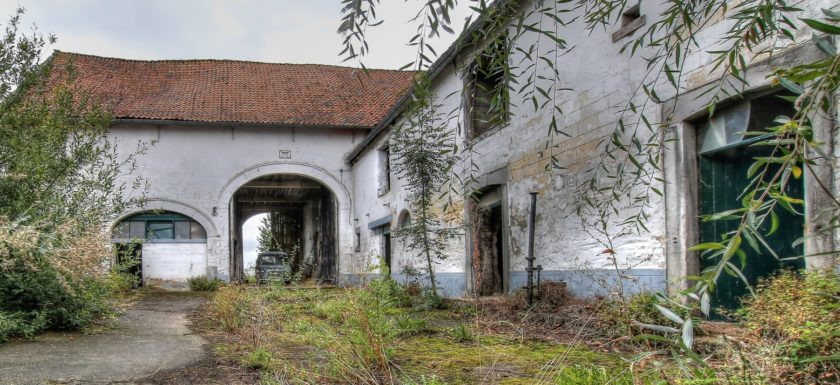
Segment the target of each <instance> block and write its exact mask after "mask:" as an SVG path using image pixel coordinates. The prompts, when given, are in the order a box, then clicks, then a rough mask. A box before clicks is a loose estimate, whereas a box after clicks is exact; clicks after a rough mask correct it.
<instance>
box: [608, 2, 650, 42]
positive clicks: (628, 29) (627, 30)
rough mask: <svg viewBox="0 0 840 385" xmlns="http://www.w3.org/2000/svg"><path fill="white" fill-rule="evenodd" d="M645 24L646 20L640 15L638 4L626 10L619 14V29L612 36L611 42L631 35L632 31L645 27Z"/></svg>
mask: <svg viewBox="0 0 840 385" xmlns="http://www.w3.org/2000/svg"><path fill="white" fill-rule="evenodd" d="M645 22H646V18H645V16H644V15H642V12H641V10H640V7H639V4H636V5H634V6H632V7H630V8H627V9H626V10H624V12H622V13H621V27H620V28H619V29H618V30H617V31H615V32H613V34H612V40H613V42H616V41H619V40H621V38H623V37H625V36H629V35H631V34H632V33H633V32H634V31H636V30H637V29H639V28H641V27H642V26H643V25H645Z"/></svg>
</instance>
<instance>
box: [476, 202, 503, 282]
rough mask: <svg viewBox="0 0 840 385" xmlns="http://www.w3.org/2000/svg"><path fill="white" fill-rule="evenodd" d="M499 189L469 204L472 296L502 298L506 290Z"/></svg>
mask: <svg viewBox="0 0 840 385" xmlns="http://www.w3.org/2000/svg"><path fill="white" fill-rule="evenodd" d="M502 203H503V199H502V188H501V187H500V186H495V187H490V188H487V189H485V190H483V191H481V192H480V194H479V196H478V199H477V200H476V201H474V202H472V215H471V222H472V223H471V227H472V241H473V245H472V249H473V250H472V263H473V278H474V285H475V289H474V290H475V292H476V294H477V295H479V296H487V295H494V294H502V293H505V292H506V291H507V287H508V283H507V280H508V267H507V266H508V262H507V253H506V248H505V238H504V236H505V232H504V220H505V218H504V207H503V204H502Z"/></svg>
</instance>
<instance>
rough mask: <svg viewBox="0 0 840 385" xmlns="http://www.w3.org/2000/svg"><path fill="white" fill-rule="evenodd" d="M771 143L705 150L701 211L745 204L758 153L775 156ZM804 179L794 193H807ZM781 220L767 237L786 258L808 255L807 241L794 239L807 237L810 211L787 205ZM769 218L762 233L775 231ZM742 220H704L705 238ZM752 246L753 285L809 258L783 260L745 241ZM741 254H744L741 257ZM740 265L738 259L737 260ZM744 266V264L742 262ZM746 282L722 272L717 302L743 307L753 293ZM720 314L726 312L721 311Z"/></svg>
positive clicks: (715, 237) (749, 271) (749, 273)
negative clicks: (799, 211)
mask: <svg viewBox="0 0 840 385" xmlns="http://www.w3.org/2000/svg"><path fill="white" fill-rule="evenodd" d="M770 151H771V150H770V149H769V148H768V147H766V146H761V147H750V146H749V145H748V144H747V143H740V144H736V145H731V146H726V147H723V148H720V149H716V150H714V151H708V152H705V153H701V154H700V157H699V160H698V166H699V174H700V175H699V177H700V183H699V193H700V199H699V200H700V207H699V209H700V214H701V215H705V214H713V213H719V212H722V211H725V210H731V209H737V208H741V207H742V206H741V194H742V193H743V192H744V189H745V188H746V187H747V183H748V178H747V169H748V168H749V167H750V165H751V164H752V163H753V158H755V157H760V156H769V155H770ZM802 192H803V185H802V180H793V181H791V183H790V184H789V185H788V191H787V193H788V195H790V196H791V197H794V198H800V199H801V198H802ZM775 211H776V213H777V214H778V215H779V223H780V226H779V228H778V230H777V231H776V232H775V233H774V234H772V235H770V236H768V237H766V241H767V243H768V244H769V246H770V247H772V248H773V250H775V251H776V253H777V255H778V256H779V257H780V258H785V257H791V256H797V255H802V247H801V246H797V247H793V246H792V244H793V243H794V241H796V240H797V239H798V238H800V237H802V234H803V228H804V227H803V226H804V217H803V216H802V215H796V214H793V213H790V212H788V211H786V210H784V209H782V208H781V207H777V208H776V210H775ZM766 222H768V223H765V224H764V228H763V229H761V230H762V231H761V232H762V234H766V233H767V232H768V231H769V226H770V223H769V222H770V221H769V220H768V221H766ZM738 224H739V221H738V220H730V221H711V222H702V221H701V222H700V242H701V243H702V242H718V241H720V237H721V235H722V234H724V233H726V232H728V231H731V230H734V229H736V228H737V227H738ZM741 248H742V250H744V252H746V254H747V258H746V265H745V266H746V267H745V268H744V269H743V273H744V275H745V276H746V278H747V280H748V281H749V282H750V284H751V285H754V284H755V283H756V282H757V281H758V279H759V278H762V277H767V276H769V275H771V274H772V273H773V272H774V271H776V270H778V269H781V268H802V267H804V261H803V260H802V259H796V260H794V261H780V260H778V259H776V258H775V257H774V256H773V255H772V254H770V253H768V252H767V251H766V250H762V252H761V253H758V252H756V251H755V250H753V249H752V248H751V247H749V246H748V245H747V244H746V242H745V243H744V244H743V245H742V247H741ZM735 259H738V258H735ZM716 262H717V260H716V259H715V260H707V259H706V258H704V259H703V260H702V261H701V269H703V268H706V267H708V266H712V265H714V264H715V263H716ZM732 262H733V263H735V265H736V266H738V265H739V263H738V262H736V261H735V260H733V261H732ZM739 267H740V266H739ZM748 294H749V290H748V289H747V287H746V285H745V284H744V282H743V281H742V280H741V279H740V278H738V277H733V276H731V275H729V274H722V275H721V277H720V279H719V280H718V282H717V287H716V289H715V291H714V293H713V295H712V307H713V308H714V307H721V308H725V309H730V310H731V309H737V308H738V307H740V305H741V297H743V296H745V295H748ZM717 316H720V314H717Z"/></svg>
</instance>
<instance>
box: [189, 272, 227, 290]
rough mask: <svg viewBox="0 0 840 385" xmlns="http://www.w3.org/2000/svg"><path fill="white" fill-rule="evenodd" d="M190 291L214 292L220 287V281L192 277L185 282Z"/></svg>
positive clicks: (202, 276) (203, 277) (205, 277)
mask: <svg viewBox="0 0 840 385" xmlns="http://www.w3.org/2000/svg"><path fill="white" fill-rule="evenodd" d="M187 283H188V284H189V285H190V290H192V291H216V290H218V289H219V287H221V286H222V283H223V282H222V281H221V280H219V279H208V278H207V276H205V275H200V276H198V277H192V278H190V279H188V280H187Z"/></svg>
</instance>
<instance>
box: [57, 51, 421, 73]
mask: <svg viewBox="0 0 840 385" xmlns="http://www.w3.org/2000/svg"><path fill="white" fill-rule="evenodd" d="M53 51H54V53H56V54H61V55H67V56H85V57H90V58H96V59H102V60H113V61H121V62H132V63H214V62H215V63H245V64H263V65H284V66H299V67H331V68H341V69H350V70H363V69H362V68H360V67H350V66H341V65H335V64H319V63H277V62H263V61H255V60H242V59H146V60H144V59H127V58H120V57H112V56H100V55H94V54H88V53H80V52H65V51H61V50H57V49H56V50H53ZM367 70H368V71H376V72H398V73H411V72H415V71H405V70H394V69H385V68H367Z"/></svg>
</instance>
